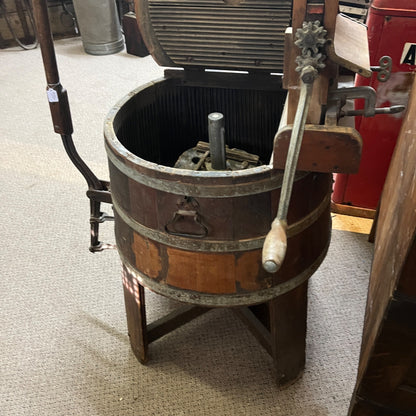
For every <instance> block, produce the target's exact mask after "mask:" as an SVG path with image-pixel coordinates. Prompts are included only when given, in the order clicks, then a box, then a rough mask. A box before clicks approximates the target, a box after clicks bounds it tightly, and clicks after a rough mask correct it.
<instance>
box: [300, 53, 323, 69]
mask: <svg viewBox="0 0 416 416" xmlns="http://www.w3.org/2000/svg"><path fill="white" fill-rule="evenodd" d="M325 58H326V56H325V55H323V54H322V53H317V54H316V55H312V53H311V51H310V50H309V51H307V52H306V53H305V54H302V55H300V56H297V57H296V63H297V64H298V66H297V67H296V71H297V72H301V71H302V69H303V68H305V67H307V66H312V67H314V68H315V69H322V68H325V64H324V62H323V61H324V60H325Z"/></svg>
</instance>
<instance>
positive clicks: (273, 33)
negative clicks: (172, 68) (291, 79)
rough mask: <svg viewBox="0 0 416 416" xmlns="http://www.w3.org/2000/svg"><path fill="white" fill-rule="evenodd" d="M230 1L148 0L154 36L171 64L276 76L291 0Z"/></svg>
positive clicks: (288, 21)
mask: <svg viewBox="0 0 416 416" xmlns="http://www.w3.org/2000/svg"><path fill="white" fill-rule="evenodd" d="M235 2H238V0H225V1H222V0H206V1H201V0H200V1H195V0H175V1H172V0H169V1H168V0H162V1H160V0H158V1H149V15H150V19H151V24H152V27H153V31H154V34H155V37H156V39H157V41H158V42H159V43H160V46H161V48H162V49H163V50H164V52H165V53H166V54H167V55H168V56H169V57H170V59H171V60H172V61H173V62H174V64H175V65H177V66H181V67H186V66H200V67H204V68H218V69H239V70H262V71H268V72H282V70H283V53H284V52H283V50H284V32H285V29H286V27H288V26H289V23H290V18H291V2H290V1H286V0H284V1H280V2H279V1H276V0H242V1H241V2H240V3H239V4H238V6H234V5H231V4H233V3H235ZM227 3H228V4H227Z"/></svg>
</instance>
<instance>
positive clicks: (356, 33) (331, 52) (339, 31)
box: [327, 14, 372, 78]
mask: <svg viewBox="0 0 416 416" xmlns="http://www.w3.org/2000/svg"><path fill="white" fill-rule="evenodd" d="M327 52H328V57H329V59H330V60H331V61H333V62H336V63H337V64H339V65H341V66H343V67H344V68H347V69H349V70H351V71H353V72H356V73H358V74H360V75H362V76H364V77H367V78H368V77H371V74H372V72H371V69H370V52H369V49H368V39H367V27H366V26H364V25H363V24H361V23H359V22H357V21H355V20H353V19H350V18H349V17H347V16H344V15H341V14H339V15H338V16H337V17H336V25H335V32H334V40H333V42H331V43H330V44H329V46H328V47H327Z"/></svg>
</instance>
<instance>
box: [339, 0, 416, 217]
mask: <svg viewBox="0 0 416 416" xmlns="http://www.w3.org/2000/svg"><path fill="white" fill-rule="evenodd" d="M367 26H368V40H369V48H370V60H371V62H370V63H371V65H372V66H377V65H378V64H379V59H380V58H381V57H382V56H384V55H388V56H390V57H391V58H392V60H393V67H392V74H391V77H390V79H389V80H388V81H386V82H379V81H378V80H377V74H373V76H372V78H370V79H368V78H363V77H361V76H357V78H356V81H355V84H356V85H357V86H361V85H370V86H371V87H373V88H374V89H375V90H376V91H377V103H376V106H377V107H387V106H390V105H398V104H403V105H407V100H408V96H409V91H410V86H411V82H412V73H413V71H414V70H415V68H416V65H415V64H416V62H415V61H416V2H409V1H408V0H374V1H373V3H372V5H371V7H370V10H369V14H368V20H367ZM358 105H359V103H358ZM403 115H404V112H402V113H398V114H391V115H376V116H375V117H372V118H364V117H357V118H356V128H357V130H358V131H359V132H360V134H361V136H362V138H363V153H362V159H361V165H360V170H359V172H358V174H356V175H345V174H338V175H336V178H335V185H334V193H333V197H332V199H333V201H334V202H335V203H339V204H348V205H352V206H355V207H362V208H369V209H375V208H376V207H377V204H378V201H379V199H380V195H381V191H382V188H383V185H384V181H385V178H386V174H387V170H388V168H389V165H390V159H391V156H392V153H393V150H394V147H395V144H396V140H397V136H398V134H399V130H400V127H401V124H402V119H403Z"/></svg>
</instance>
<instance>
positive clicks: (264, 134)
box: [114, 80, 286, 166]
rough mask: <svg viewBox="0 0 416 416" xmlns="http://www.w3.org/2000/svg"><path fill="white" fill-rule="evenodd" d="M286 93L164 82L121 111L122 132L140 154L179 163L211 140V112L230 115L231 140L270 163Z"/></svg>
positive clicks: (127, 143)
mask: <svg viewBox="0 0 416 416" xmlns="http://www.w3.org/2000/svg"><path fill="white" fill-rule="evenodd" d="M285 97H286V92H285V91H284V90H281V91H277V92H276V91H255V90H243V89H226V88H212V87H188V86H182V85H180V84H177V83H175V82H171V80H167V81H162V82H161V83H158V84H156V85H153V86H151V87H148V88H146V89H145V90H143V91H141V92H140V93H138V94H136V95H135V96H134V97H133V98H132V99H131V100H130V101H129V102H128V103H127V104H125V105H124V106H123V107H122V108H121V109H120V110H119V114H118V116H117V118H119V120H116V122H115V123H114V124H115V128H116V134H117V137H118V139H119V140H120V142H121V143H122V144H123V145H124V146H125V147H126V148H127V149H128V150H129V151H131V152H132V153H134V154H136V155H137V156H139V157H141V158H143V159H145V160H148V161H150V162H155V163H158V164H162V165H165V166H173V165H174V164H175V162H176V160H177V158H178V157H179V156H180V155H181V153H182V152H184V151H185V150H187V149H189V148H191V147H194V146H195V145H196V144H197V142H198V140H204V141H208V121H207V117H208V114H209V113H211V112H214V111H219V112H221V113H223V114H224V117H225V135H226V143H227V144H228V145H229V146H231V147H237V148H240V149H242V150H246V151H248V152H250V153H254V154H257V155H259V156H260V158H261V159H262V160H263V161H264V162H266V163H268V161H269V158H270V155H271V152H272V148H273V139H274V135H275V133H276V131H277V128H278V124H279V121H280V116H281V113H282V110H283V105H284V101H285Z"/></svg>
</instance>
